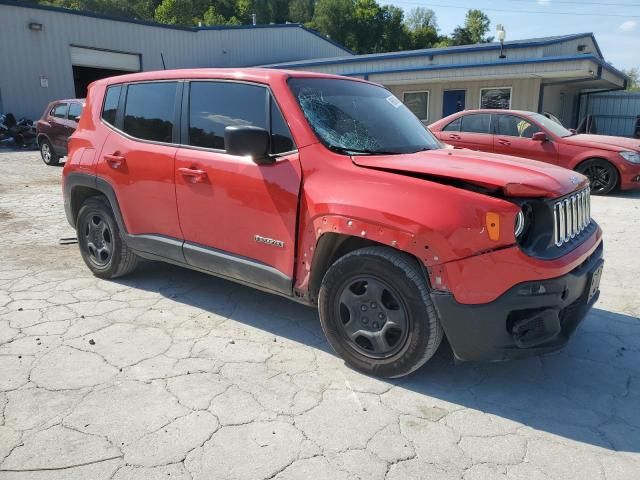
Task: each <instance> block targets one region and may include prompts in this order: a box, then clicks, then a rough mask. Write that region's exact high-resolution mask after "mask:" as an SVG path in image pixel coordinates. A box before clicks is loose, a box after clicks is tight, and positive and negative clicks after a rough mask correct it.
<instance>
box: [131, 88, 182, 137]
mask: <svg viewBox="0 0 640 480" xmlns="http://www.w3.org/2000/svg"><path fill="white" fill-rule="evenodd" d="M176 87H177V83H175V82H153V83H134V84H131V85H129V86H128V88H127V101H126V104H125V107H124V124H123V130H124V131H125V132H126V133H128V134H129V135H131V136H132V137H136V138H141V139H143V140H153V141H156V142H165V143H170V142H171V140H172V133H173V123H174V118H175V101H176Z"/></svg>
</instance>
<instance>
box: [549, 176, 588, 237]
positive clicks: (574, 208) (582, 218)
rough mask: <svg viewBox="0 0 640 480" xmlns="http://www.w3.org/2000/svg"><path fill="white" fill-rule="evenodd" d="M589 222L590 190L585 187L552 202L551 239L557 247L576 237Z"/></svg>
mask: <svg viewBox="0 0 640 480" xmlns="http://www.w3.org/2000/svg"><path fill="white" fill-rule="evenodd" d="M590 223H591V192H590V190H589V188H586V189H584V190H582V191H580V192H578V193H575V194H573V195H571V196H570V197H567V198H565V199H563V200H559V201H557V202H555V203H554V204H553V239H554V242H555V244H556V246H557V247H561V246H562V245H564V244H565V243H568V242H570V241H571V240H573V239H574V238H576V237H577V236H578V235H580V233H582V231H583V230H584V229H586V228H587V227H588V226H589V224H590Z"/></svg>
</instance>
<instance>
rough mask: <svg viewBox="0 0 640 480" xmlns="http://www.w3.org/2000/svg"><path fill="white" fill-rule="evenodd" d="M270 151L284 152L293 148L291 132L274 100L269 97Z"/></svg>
mask: <svg viewBox="0 0 640 480" xmlns="http://www.w3.org/2000/svg"><path fill="white" fill-rule="evenodd" d="M270 110H271V153H284V152H290V151H291V150H295V148H296V147H295V145H294V144H293V139H292V138H291V132H290V131H289V127H287V124H286V122H285V121H284V117H283V116H282V112H280V109H279V108H278V105H277V104H276V101H275V100H274V99H273V98H271V108H270Z"/></svg>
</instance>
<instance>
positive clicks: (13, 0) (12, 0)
mask: <svg viewBox="0 0 640 480" xmlns="http://www.w3.org/2000/svg"><path fill="white" fill-rule="evenodd" d="M0 5H10V6H12V7H21V8H31V9H35V10H47V11H50V12H58V13H66V14H70V15H79V16H82V17H89V18H98V19H102V20H111V21H115V22H124V23H133V24H136V25H146V26H149V27H156V28H168V29H171V30H182V31H185V32H199V31H202V30H243V29H247V30H254V29H260V28H301V29H303V30H305V31H307V32H309V33H311V34H312V35H315V36H317V37H320V38H321V39H322V40H324V41H325V42H328V43H331V44H332V45H335V46H336V47H338V48H340V49H342V50H344V51H345V52H346V53H348V54H350V55H354V54H355V52H353V51H352V50H350V49H348V48H347V47H345V46H344V45H340V44H339V43H338V42H336V41H334V40H332V39H330V38H328V37H325V36H324V35H322V34H321V33H320V32H318V31H316V30H313V29H312V28H308V27H305V26H304V25H302V24H301V23H269V24H260V25H211V26H205V27H183V26H180V25H167V24H164V23H157V22H151V21H148V20H138V19H134V18H123V17H117V16H114V15H104V14H101V13H94V12H87V11H84V10H74V9H71V8H63V7H54V6H51V5H41V4H38V3H27V2H25V1H24V0H22V1H20V0H0Z"/></svg>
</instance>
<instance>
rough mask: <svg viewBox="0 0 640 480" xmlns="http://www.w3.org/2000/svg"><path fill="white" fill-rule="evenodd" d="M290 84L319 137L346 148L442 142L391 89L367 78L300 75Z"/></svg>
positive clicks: (376, 150) (411, 148)
mask: <svg viewBox="0 0 640 480" xmlns="http://www.w3.org/2000/svg"><path fill="white" fill-rule="evenodd" d="M289 87H290V88H291V91H292V92H293V94H294V96H295V97H296V99H297V100H298V103H299V105H300V107H301V108H302V111H303V112H304V115H305V117H306V119H307V121H308V122H309V124H310V125H311V127H312V128H313V130H314V132H315V133H316V135H317V136H318V137H319V138H320V140H321V141H322V142H323V143H324V144H325V145H326V146H327V147H328V148H330V149H332V150H335V151H338V152H341V153H345V154H353V155H357V154H364V155H366V154H369V155H376V154H400V153H412V152H418V151H421V150H433V149H436V148H442V145H441V144H440V142H439V141H438V140H437V139H436V138H435V137H434V136H433V135H432V134H431V132H429V131H428V130H427V129H426V128H425V126H424V125H423V124H422V122H420V120H418V118H417V117H416V116H415V115H414V114H413V113H411V111H410V110H409V109H408V108H407V107H406V106H405V105H404V104H403V103H402V102H401V101H400V100H398V99H397V98H396V97H395V96H393V94H392V93H390V92H389V91H388V90H386V89H384V88H382V87H378V86H376V85H372V84H369V83H364V82H357V81H352V80H340V79H325V78H295V79H291V80H289Z"/></svg>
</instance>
